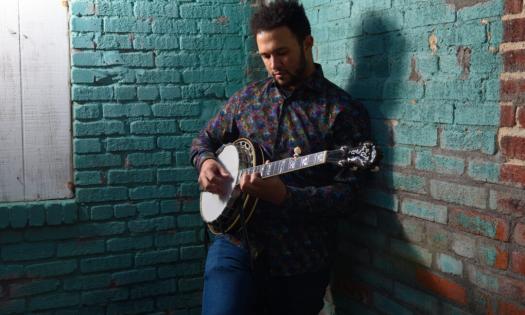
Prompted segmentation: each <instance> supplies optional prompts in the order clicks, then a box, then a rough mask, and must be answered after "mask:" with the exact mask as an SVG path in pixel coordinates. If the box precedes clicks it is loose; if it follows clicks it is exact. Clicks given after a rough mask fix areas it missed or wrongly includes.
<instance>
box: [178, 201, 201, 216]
mask: <svg viewBox="0 0 525 315" xmlns="http://www.w3.org/2000/svg"><path fill="white" fill-rule="evenodd" d="M182 211H183V212H196V213H197V212H199V211H200V201H199V200H186V201H184V203H183V204H182Z"/></svg>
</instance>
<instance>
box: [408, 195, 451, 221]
mask: <svg viewBox="0 0 525 315" xmlns="http://www.w3.org/2000/svg"><path fill="white" fill-rule="evenodd" d="M401 213H403V214H407V215H410V216H414V217H417V218H420V219H424V220H428V221H432V222H437V223H443V224H446V223H447V207H446V206H441V205H436V204H433V203H430V202H425V201H420V200H415V199H404V200H403V202H402V204H401Z"/></svg>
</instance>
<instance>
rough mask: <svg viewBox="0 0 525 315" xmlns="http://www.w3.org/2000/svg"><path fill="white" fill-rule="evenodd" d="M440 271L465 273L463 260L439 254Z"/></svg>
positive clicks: (456, 273) (455, 273)
mask: <svg viewBox="0 0 525 315" xmlns="http://www.w3.org/2000/svg"><path fill="white" fill-rule="evenodd" d="M436 263H437V266H438V268H439V270H440V271H442V272H444V273H450V274H453V275H457V276H461V275H462V274H463V262H461V260H458V259H456V258H454V257H452V256H449V255H446V254H438V256H437V259H436Z"/></svg>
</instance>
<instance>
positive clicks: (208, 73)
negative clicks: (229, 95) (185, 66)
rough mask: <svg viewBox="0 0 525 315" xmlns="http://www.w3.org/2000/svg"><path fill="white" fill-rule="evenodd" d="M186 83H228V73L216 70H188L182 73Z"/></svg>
mask: <svg viewBox="0 0 525 315" xmlns="http://www.w3.org/2000/svg"><path fill="white" fill-rule="evenodd" d="M182 78H183V81H184V82H185V83H207V82H224V81H226V72H224V71H222V70H214V69H202V70H187V71H184V72H183V73H182Z"/></svg>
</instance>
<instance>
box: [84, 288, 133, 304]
mask: <svg viewBox="0 0 525 315" xmlns="http://www.w3.org/2000/svg"><path fill="white" fill-rule="evenodd" d="M81 298H82V302H81V303H82V305H97V304H108V303H109V302H113V301H122V300H126V299H128V298H129V291H128V289H127V288H111V289H102V290H95V291H89V292H82V293H81Z"/></svg>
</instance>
